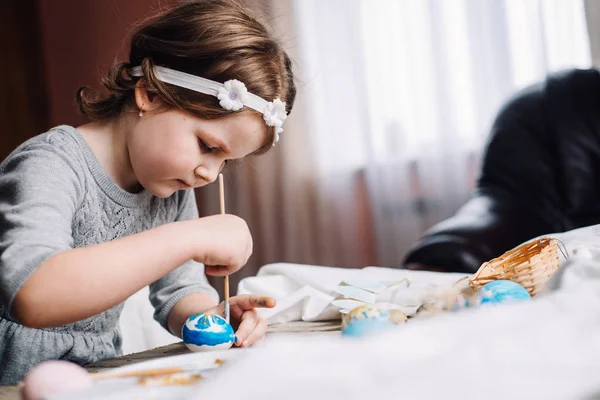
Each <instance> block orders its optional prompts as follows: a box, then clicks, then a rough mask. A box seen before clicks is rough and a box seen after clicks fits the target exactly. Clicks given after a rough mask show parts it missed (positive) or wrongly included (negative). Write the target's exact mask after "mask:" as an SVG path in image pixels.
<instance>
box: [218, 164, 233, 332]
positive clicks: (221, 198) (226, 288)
mask: <svg viewBox="0 0 600 400" xmlns="http://www.w3.org/2000/svg"><path fill="white" fill-rule="evenodd" d="M219 203H220V204H221V214H225V189H224V188H223V174H219ZM223 286H224V287H223V297H224V301H223V306H224V307H225V320H226V321H227V323H228V324H230V323H231V321H230V320H229V275H225V278H224V282H223Z"/></svg>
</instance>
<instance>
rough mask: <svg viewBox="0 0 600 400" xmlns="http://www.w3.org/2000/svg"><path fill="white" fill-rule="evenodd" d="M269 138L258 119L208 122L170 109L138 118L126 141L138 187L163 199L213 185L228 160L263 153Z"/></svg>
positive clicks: (251, 116) (242, 115)
mask: <svg viewBox="0 0 600 400" xmlns="http://www.w3.org/2000/svg"><path fill="white" fill-rule="evenodd" d="M266 135H267V130H266V125H265V122H264V121H263V119H262V118H261V117H260V116H259V115H257V114H255V113H250V112H248V113H238V114H234V115H232V116H228V117H224V118H219V119H215V120H205V119H200V118H198V117H194V116H191V115H189V114H187V113H185V112H183V111H181V110H177V109H170V110H167V111H158V110H155V111H145V112H144V115H143V116H142V117H136V122H135V124H134V126H133V127H132V129H130V130H129V131H128V134H127V136H126V140H127V149H128V152H129V159H130V161H131V166H132V168H133V172H134V174H135V176H136V178H137V180H138V182H139V183H140V184H141V185H142V186H143V187H144V188H145V189H146V190H148V191H149V192H150V193H152V194H153V195H155V196H156V197H162V198H164V197H169V196H171V195H172V194H173V193H174V192H175V191H177V190H181V189H191V188H195V187H200V186H204V185H206V184H208V183H210V182H213V181H214V180H215V179H216V178H217V176H218V174H219V171H221V169H222V168H223V166H224V165H225V162H226V161H227V160H235V159H240V158H244V157H245V156H247V155H248V154H251V153H253V152H254V151H256V150H258V149H259V148H260V146H261V145H262V144H263V143H264V141H265V140H266Z"/></svg>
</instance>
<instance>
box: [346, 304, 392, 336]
mask: <svg viewBox="0 0 600 400" xmlns="http://www.w3.org/2000/svg"><path fill="white" fill-rule="evenodd" d="M393 326H395V324H394V323H393V322H392V321H391V320H390V314H389V313H388V312H387V311H386V310H382V309H380V308H377V307H375V306H372V305H362V306H359V307H356V308H355V309H353V310H352V311H350V312H349V313H348V314H345V315H344V318H343V319H342V335H344V336H355V337H361V336H365V335H368V334H371V333H375V332H379V331H382V330H385V329H389V328H391V327H393Z"/></svg>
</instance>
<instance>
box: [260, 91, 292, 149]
mask: <svg viewBox="0 0 600 400" xmlns="http://www.w3.org/2000/svg"><path fill="white" fill-rule="evenodd" d="M263 118H264V120H265V122H266V123H267V125H269V126H275V127H276V128H277V129H276V130H275V142H278V141H279V134H280V133H281V132H283V128H282V126H283V121H285V119H286V118H287V113H286V112H285V103H284V102H283V101H281V100H279V98H277V99H275V100H273V101H271V102H268V103H267V106H266V107H265V111H263Z"/></svg>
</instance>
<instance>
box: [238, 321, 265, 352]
mask: <svg viewBox="0 0 600 400" xmlns="http://www.w3.org/2000/svg"><path fill="white" fill-rule="evenodd" d="M266 333H267V323H266V322H265V320H264V319H262V318H260V317H258V321H257V323H256V326H255V327H254V330H253V331H252V333H250V335H249V336H248V338H247V339H246V340H244V341H243V342H242V347H249V346H252V345H254V344H256V343H258V342H259V341H260V340H261V339H262V338H263V337H264V336H265V334H266Z"/></svg>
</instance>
